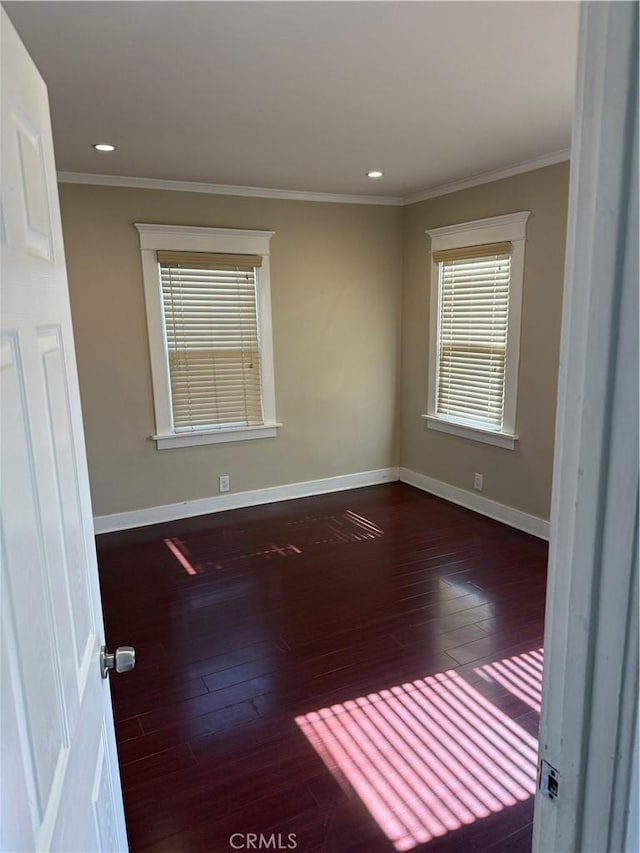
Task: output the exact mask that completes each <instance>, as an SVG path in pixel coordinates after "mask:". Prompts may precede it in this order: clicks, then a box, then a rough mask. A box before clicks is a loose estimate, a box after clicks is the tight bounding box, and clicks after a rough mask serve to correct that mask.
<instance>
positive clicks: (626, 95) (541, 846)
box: [533, 2, 638, 853]
mask: <svg viewBox="0 0 640 853" xmlns="http://www.w3.org/2000/svg"><path fill="white" fill-rule="evenodd" d="M637 83H638V6H637V4H636V3H631V2H612V3H584V4H582V10H581V27H580V44H579V66H578V80H577V93H576V114H575V124H574V137H573V145H572V152H571V155H572V156H571V184H570V203H569V231H568V237H567V255H566V258H567V266H566V272H565V297H564V314H563V321H562V344H561V354H560V376H559V389H558V415H557V422H556V449H555V464H554V488H553V500H552V512H551V545H550V562H549V589H548V594H547V616H546V627H545V674H544V686H543V701H542V716H541V726H540V758H541V759H544V760H546V761H548V762H549V763H550V764H551V765H552V766H553V767H555V768H556V769H557V771H558V775H559V786H558V793H557V797H556V798H555V799H553V800H551V799H548V798H547V797H545V796H544V795H543V794H542V793H541V792H540V791H538V793H537V794H536V807H535V818H534V832H533V849H534V851H545V853H549V851H554V853H561V852H562V853H564V851H581V853H584V852H585V851H598V853H604V851H616V853H619V851H624V850H636V851H637V850H638V847H637V827H634V826H632V825H631V820H630V814H632V813H633V809H631V811H630V808H629V807H630V803H631V800H632V798H633V797H634V796H637V786H636V794H634V793H633V782H632V780H631V777H632V767H633V766H634V762H635V761H637V756H636V754H635V752H636V751H637V740H636V723H637V709H638V167H637V148H638V136H637V119H638V111H637V97H638V90H637ZM635 778H636V779H637V776H636V777H635ZM636 814H637V811H636Z"/></svg>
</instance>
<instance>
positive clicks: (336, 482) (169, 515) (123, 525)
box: [93, 468, 398, 533]
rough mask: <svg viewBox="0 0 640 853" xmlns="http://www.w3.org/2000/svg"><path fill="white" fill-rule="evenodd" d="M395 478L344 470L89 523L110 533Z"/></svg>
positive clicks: (391, 473) (386, 471) (384, 472)
mask: <svg viewBox="0 0 640 853" xmlns="http://www.w3.org/2000/svg"><path fill="white" fill-rule="evenodd" d="M397 479H398V469H397V468H380V469H378V470H377V471H363V472H361V473H359V474H344V475H342V476H340V477H325V478H324V479H322V480H308V481H307V482H304V483H289V484H287V485H285V486H271V487H269V488H266V489H253V490H252V491H249V492H237V493H235V494H224V495H215V496H214V497H210V498H201V499H199V500H194V501H182V502H181V503H177V504H168V505H165V506H154V507H149V508H148V509H134V510H131V511H129V512H117V513H114V514H112V515H98V516H96V517H95V518H94V520H93V524H94V529H95V532H96V533H113V532H114V531H116V530H128V529H129V528H131V527H145V526H146V525H149V524H159V523H160V522H164V521H177V520H178V519H180V518H191V517H192V516H196V515H207V514H208V513H210V512H222V511H223V510H226V509H239V508H240V507H246V506H258V505H259V504H269V503H276V502H277V501H288V500H292V499H293V498H306V497H310V496H311V495H321V494H325V493H326V492H341V491H344V490H346V489H358V488H361V487H362V486H374V485H376V484H377V483H391V482H394V481H395V480H397Z"/></svg>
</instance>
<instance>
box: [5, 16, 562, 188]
mask: <svg viewBox="0 0 640 853" xmlns="http://www.w3.org/2000/svg"><path fill="white" fill-rule="evenodd" d="M5 8H6V10H7V12H8V14H9V16H10V17H11V18H12V20H13V22H14V24H15V26H16V27H17V29H18V31H19V33H20V34H21V36H22V38H23V40H24V42H25V44H26V46H27V48H28V50H29V51H30V53H31V55H32V57H33V58H34V60H35V62H36V64H37V65H38V67H39V69H40V71H41V73H42V75H43V77H44V78H45V80H46V81H47V83H48V86H49V93H50V99H51V110H52V116H53V127H54V139H55V145H56V156H57V164H58V168H59V169H60V170H64V171H73V172H85V173H92V174H109V175H128V176H135V177H149V178H161V179H167V180H180V181H199V182H208V183H216V184H235V185H242V186H254V187H272V188H279V189H288V190H304V191H312V192H327V193H355V194H368V193H369V194H375V195H389V196H404V195H407V194H410V193H415V192H417V191H420V190H424V189H428V188H432V187H437V186H440V185H443V184H446V183H449V182H454V181H460V180H465V179H467V178H469V177H472V176H475V175H478V174H480V173H484V172H490V171H493V170H499V169H504V168H506V167H511V166H514V165H518V164H521V163H523V162H528V161H532V160H537V159H538V158H550V159H553V155H554V154H556V153H557V152H560V151H562V150H566V149H567V148H568V147H569V142H570V129H571V117H572V106H573V86H574V74H575V63H576V41H577V28H578V24H577V21H578V4H577V3H576V2H485V0H475V2H399V0H396V2H18V3H14V2H10V3H5ZM100 141H107V142H113V143H114V144H116V145H117V146H118V150H117V151H116V152H115V153H113V154H107V155H105V154H99V153H97V152H95V151H94V150H93V149H92V148H91V147H90V146H91V143H93V142H100ZM372 168H379V169H383V170H384V172H385V177H384V178H383V179H382V180H380V181H377V182H373V181H371V180H369V179H367V178H366V177H365V175H364V173H365V172H366V171H367V170H368V169H372Z"/></svg>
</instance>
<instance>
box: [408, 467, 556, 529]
mask: <svg viewBox="0 0 640 853" xmlns="http://www.w3.org/2000/svg"><path fill="white" fill-rule="evenodd" d="M400 480H401V481H402V482H403V483H408V484H409V485H410V486H415V487H416V488H417V489H422V491H423V492H429V494H430V495H436V496H437V497H439V498H444V499H445V500H447V501H451V503H454V504H458V505H459V506H463V507H466V508H467V509H471V510H473V511H474V512H477V513H480V515H486V516H488V517H489V518H493V519H494V520H495V521H501V522H503V524H508V525H509V526H510V527H515V528H516V529H517V530H523V531H524V532H525V533H531V535H532V536H537V537H538V538H539V539H546V540H548V539H549V522H548V521H545V520H544V518H538V516H537V515H529V513H526V512H522V510H519V509H514V508H513V507H511V506H506V504H501V503H498V502H497V501H492V500H489V498H485V497H482V495H477V494H474V493H473V492H468V491H467V490H466V489H459V488H458V487H457V486H451V485H449V483H443V482H442V480H434V479H433V477H427V476H426V475H425V474H418V473H417V472H416V471H410V470H409V469H408V468H400Z"/></svg>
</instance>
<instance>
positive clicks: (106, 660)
mask: <svg viewBox="0 0 640 853" xmlns="http://www.w3.org/2000/svg"><path fill="white" fill-rule="evenodd" d="M135 665H136V650H135V649H134V648H133V646H118V648H117V649H116V650H115V652H113V654H111V653H110V652H108V651H107V647H106V646H103V647H102V648H101V649H100V671H101V673H102V677H103V678H106V677H107V675H108V674H109V670H110V669H115V671H116V672H129V671H130V670H132V669H134V668H135Z"/></svg>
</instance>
